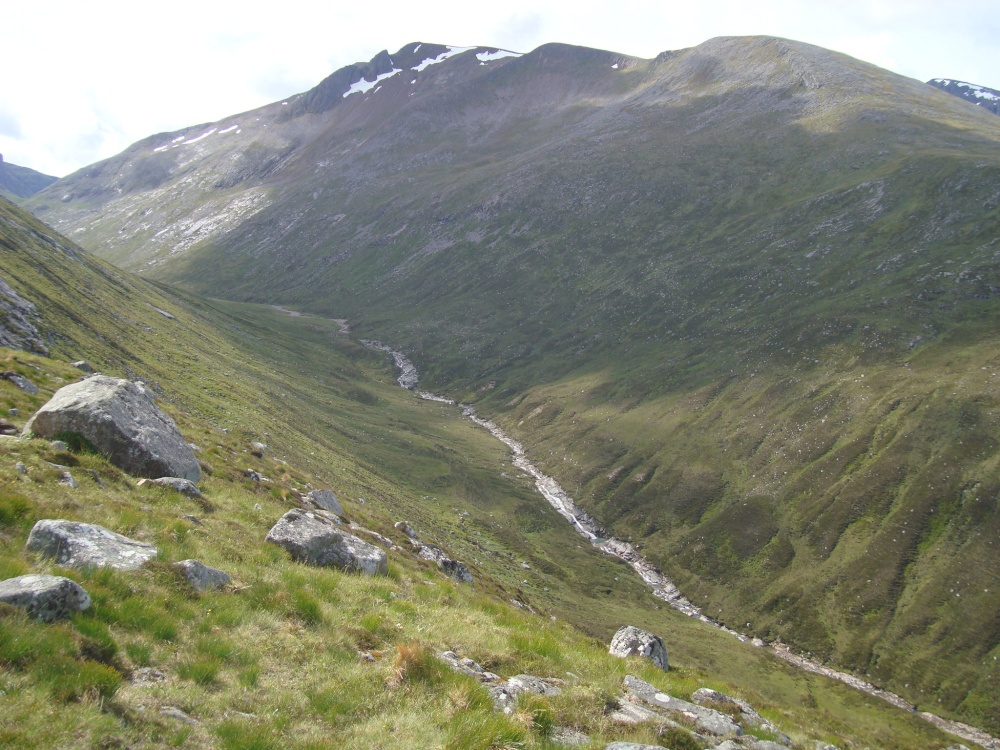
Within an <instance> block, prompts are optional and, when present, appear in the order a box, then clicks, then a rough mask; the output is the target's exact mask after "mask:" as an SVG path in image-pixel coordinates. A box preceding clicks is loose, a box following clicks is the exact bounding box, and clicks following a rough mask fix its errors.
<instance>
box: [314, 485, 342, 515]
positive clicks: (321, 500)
mask: <svg viewBox="0 0 1000 750" xmlns="http://www.w3.org/2000/svg"><path fill="white" fill-rule="evenodd" d="M306 497H307V498H309V499H310V500H311V501H312V503H313V505H315V506H316V507H317V508H319V509H320V510H325V511H328V512H330V513H336V514H337V515H338V516H343V515H344V509H343V508H342V507H341V506H340V502H339V501H338V500H337V496H336V495H334V494H333V493H332V492H330V490H313V491H312V492H307V493H306Z"/></svg>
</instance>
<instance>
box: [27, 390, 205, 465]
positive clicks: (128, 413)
mask: <svg viewBox="0 0 1000 750" xmlns="http://www.w3.org/2000/svg"><path fill="white" fill-rule="evenodd" d="M61 432H75V433H79V434H80V435H82V436H83V437H85V438H86V439H87V440H89V441H90V442H91V443H93V444H94V446H95V447H96V448H97V450H99V451H100V452H101V453H102V454H103V455H105V456H107V458H108V460H109V461H111V463H113V464H114V465H115V466H118V467H119V468H121V469H124V470H125V471H127V472H129V473H130V474H134V475H136V476H140V477H149V478H150V479H157V478H159V477H181V478H183V479H188V480H190V481H192V482H197V481H198V480H199V479H201V468H200V467H199V466H198V460H197V459H196V458H195V456H194V451H192V450H191V446H189V445H188V444H187V443H186V442H185V441H184V438H183V436H182V435H181V433H180V430H178V429H177V425H175V424H174V421H173V420H172V419H171V418H170V417H168V416H167V415H166V414H164V413H163V412H162V411H161V410H160V409H159V407H158V406H156V404H154V403H153V401H152V399H151V398H150V397H149V391H148V390H147V389H146V388H144V387H140V386H138V385H137V384H135V383H132V382H130V381H128V380H123V379H121V378H112V377H109V376H107V375H95V376H94V377H92V378H87V379H86V380H84V381H81V382H79V383H73V384H71V385H67V386H64V387H63V388H60V389H59V390H58V391H56V392H55V395H53V396H52V399H51V400H50V401H49V402H48V403H47V404H45V406H43V407H42V408H41V409H39V410H38V411H37V412H36V413H35V415H34V416H33V417H32V418H31V419H29V420H28V423H27V424H26V425H25V426H24V431H23V433H22V434H24V435H27V434H29V433H35V434H36V435H41V436H42V437H52V436H53V435H56V434H58V433H61Z"/></svg>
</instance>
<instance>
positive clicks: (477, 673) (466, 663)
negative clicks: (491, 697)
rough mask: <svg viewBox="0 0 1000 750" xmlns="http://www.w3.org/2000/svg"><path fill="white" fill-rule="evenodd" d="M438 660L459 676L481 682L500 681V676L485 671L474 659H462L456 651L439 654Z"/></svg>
mask: <svg viewBox="0 0 1000 750" xmlns="http://www.w3.org/2000/svg"><path fill="white" fill-rule="evenodd" d="M438 658H439V659H441V661H443V662H444V663H445V664H447V665H448V666H449V667H451V668H452V669H453V670H454V671H456V672H458V673H459V674H464V675H468V676H469V677H475V678H476V679H477V680H479V681H480V682H499V681H500V676H499V675H496V674H494V673H493V672H489V671H487V670H485V669H483V668H482V667H481V666H479V665H478V664H477V663H476V662H475V661H473V660H472V659H463V658H461V657H460V656H459V655H458V654H456V653H455V652H454V651H445V652H444V653H441V654H439V655H438Z"/></svg>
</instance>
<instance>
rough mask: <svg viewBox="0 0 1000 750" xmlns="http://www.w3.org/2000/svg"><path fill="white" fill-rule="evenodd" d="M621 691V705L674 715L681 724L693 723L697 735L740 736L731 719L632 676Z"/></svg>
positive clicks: (738, 729) (736, 726)
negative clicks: (622, 691) (637, 706)
mask: <svg viewBox="0 0 1000 750" xmlns="http://www.w3.org/2000/svg"><path fill="white" fill-rule="evenodd" d="M625 692H626V697H625V698H624V699H623V703H625V702H632V703H637V704H639V705H640V706H641V707H645V708H647V709H650V710H652V711H653V712H654V713H657V714H663V715H667V716H670V715H671V714H673V715H677V716H678V717H681V718H682V720H683V721H687V722H692V723H694V724H695V725H696V726H697V728H698V731H699V732H703V733H705V734H708V735H713V736H716V737H728V736H739V735H741V734H743V728H742V727H741V726H740V725H739V724H737V723H736V722H735V721H733V718H732V717H731V716H729V715H727V714H724V713H722V712H721V711H716V710H715V709H711V708H705V707H704V706H699V705H697V704H695V703H688V702H687V701H684V700H681V699H680V698H675V697H673V696H672V695H669V694H667V693H664V692H663V691H661V690H658V689H657V688H655V687H653V686H652V685H650V684H649V683H648V682H643V681H642V680H640V679H639V678H637V677H633V676H632V675H628V676H627V677H626V678H625Z"/></svg>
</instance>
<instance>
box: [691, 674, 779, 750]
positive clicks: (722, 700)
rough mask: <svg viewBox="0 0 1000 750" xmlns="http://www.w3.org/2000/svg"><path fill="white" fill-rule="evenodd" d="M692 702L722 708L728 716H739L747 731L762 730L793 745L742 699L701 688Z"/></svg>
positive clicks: (693, 696) (692, 696) (693, 694)
mask: <svg viewBox="0 0 1000 750" xmlns="http://www.w3.org/2000/svg"><path fill="white" fill-rule="evenodd" d="M691 701H692V702H693V703H697V704H698V705H699V706H707V707H709V708H720V709H722V711H724V712H725V713H728V714H734V715H735V714H737V713H738V714H739V719H740V721H741V722H742V724H743V726H744V727H746V728H747V729H762V730H764V731H765V732H767V733H768V734H771V735H773V736H775V737H777V738H778V739H780V740H781V741H782V742H783V743H784V744H785V745H790V744H791V743H792V740H791V738H790V737H789V736H788V735H786V734H784V733H783V732H781V731H780V730H779V729H778V728H777V727H776V726H774V724H772V723H771V722H769V721H768V720H767V719H765V718H764V717H763V716H761V715H760V714H759V713H757V711H755V710H754V708H753V706H751V705H750V704H749V703H747V702H746V701H745V700H743V699H741V698H734V697H732V696H731V695H726V694H725V693H720V692H719V691H718V690H712V689H710V688H699V689H698V690H695V691H694V693H692V694H691Z"/></svg>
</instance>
